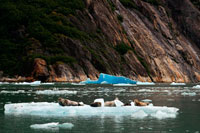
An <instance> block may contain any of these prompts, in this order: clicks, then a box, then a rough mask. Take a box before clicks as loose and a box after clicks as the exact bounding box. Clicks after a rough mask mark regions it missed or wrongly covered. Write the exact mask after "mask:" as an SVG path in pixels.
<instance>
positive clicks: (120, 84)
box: [113, 84, 136, 86]
mask: <svg viewBox="0 0 200 133" xmlns="http://www.w3.org/2000/svg"><path fill="white" fill-rule="evenodd" d="M113 86H136V84H113Z"/></svg>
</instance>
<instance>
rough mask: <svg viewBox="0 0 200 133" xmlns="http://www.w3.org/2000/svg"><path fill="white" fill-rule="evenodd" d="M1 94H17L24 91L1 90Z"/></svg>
mask: <svg viewBox="0 0 200 133" xmlns="http://www.w3.org/2000/svg"><path fill="white" fill-rule="evenodd" d="M1 93H5V94H19V93H25V91H24V90H18V91H6V90H3V91H1Z"/></svg>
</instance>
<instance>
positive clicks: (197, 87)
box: [192, 85, 200, 89]
mask: <svg viewBox="0 0 200 133" xmlns="http://www.w3.org/2000/svg"><path fill="white" fill-rule="evenodd" d="M192 88H194V89H200V85H196V86H193V87H192Z"/></svg>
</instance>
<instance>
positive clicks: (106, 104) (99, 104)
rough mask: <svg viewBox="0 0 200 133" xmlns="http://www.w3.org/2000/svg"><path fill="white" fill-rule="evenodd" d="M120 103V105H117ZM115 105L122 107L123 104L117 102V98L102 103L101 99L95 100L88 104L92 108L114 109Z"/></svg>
mask: <svg viewBox="0 0 200 133" xmlns="http://www.w3.org/2000/svg"><path fill="white" fill-rule="evenodd" d="M119 102H120V103H119ZM116 103H118V104H120V105H122V104H123V103H122V102H121V101H119V99H118V98H115V100H113V101H106V102H104V101H103V99H96V100H95V101H94V102H93V103H91V104H90V106H92V107H103V106H104V107H116V106H117V105H116Z"/></svg>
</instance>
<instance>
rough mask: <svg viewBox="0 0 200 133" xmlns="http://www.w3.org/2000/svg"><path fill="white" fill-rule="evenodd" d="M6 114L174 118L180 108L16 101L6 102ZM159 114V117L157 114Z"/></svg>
mask: <svg viewBox="0 0 200 133" xmlns="http://www.w3.org/2000/svg"><path fill="white" fill-rule="evenodd" d="M4 108H5V110H4V112H5V114H10V115H31V116H32V115H33V116H43V117H52V116H54V117H63V116H75V115H79V116H94V115H95V116H96V115H98V116H102V115H103V116H105V115H107V116H113V115H117V116H124V115H131V116H132V117H135V118H136V117H137V115H141V114H142V115H141V116H140V118H144V117H147V116H150V117H155V118H163V119H164V118H174V117H175V116H176V115H177V112H178V110H179V109H178V108H174V107H165V106H164V107H162V106H153V105H151V106H143V107H139V106H119V107H91V106H89V105H85V106H65V107H63V106H60V105H59V104H58V103H47V102H38V103H34V102H33V103H16V104H5V106H4ZM157 115H159V117H158V116H157Z"/></svg>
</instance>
